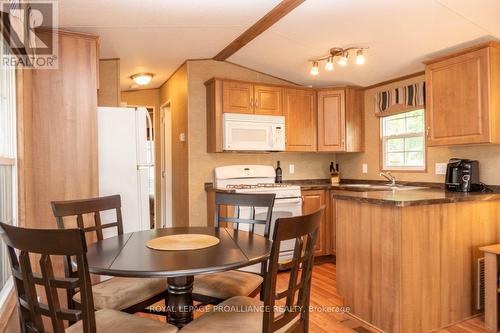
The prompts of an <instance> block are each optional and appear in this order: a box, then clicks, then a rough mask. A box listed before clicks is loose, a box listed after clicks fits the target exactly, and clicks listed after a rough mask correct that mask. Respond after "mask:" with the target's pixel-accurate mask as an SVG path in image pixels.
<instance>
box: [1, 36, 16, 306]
mask: <svg viewBox="0 0 500 333" xmlns="http://www.w3.org/2000/svg"><path fill="white" fill-rule="evenodd" d="M6 51H7V48H6V46H5V44H4V43H3V40H2V39H1V38H0V52H2V54H5V53H4V52H6ZM15 90H16V82H15V68H12V67H2V68H0V221H1V222H4V223H8V224H16V218H17V175H16V158H17V156H16V91H15ZM6 252H7V251H6V247H5V244H4V243H3V242H2V241H1V239H0V306H1V305H2V303H3V301H4V299H5V297H6V295H7V292H8V291H9V290H8V289H9V288H5V287H6V286H7V285H11V284H12V281H11V280H10V279H9V277H10V265H9V259H8V256H7V253H6Z"/></svg>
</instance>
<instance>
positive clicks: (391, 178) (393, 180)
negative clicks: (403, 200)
mask: <svg viewBox="0 0 500 333" xmlns="http://www.w3.org/2000/svg"><path fill="white" fill-rule="evenodd" d="M380 176H382V177H384V178H385V179H387V180H388V181H390V182H391V184H390V185H391V186H396V177H394V176H393V175H392V173H390V172H389V171H387V172H381V173H380Z"/></svg>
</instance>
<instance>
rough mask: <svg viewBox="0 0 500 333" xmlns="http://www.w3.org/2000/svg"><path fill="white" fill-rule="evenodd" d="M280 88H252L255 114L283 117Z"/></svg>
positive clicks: (260, 86)
mask: <svg viewBox="0 0 500 333" xmlns="http://www.w3.org/2000/svg"><path fill="white" fill-rule="evenodd" d="M281 91H282V88H281V87H276V86H264V85H255V86H254V103H255V104H254V106H255V113H256V114H261V115H271V116H281V115H283V108H282V107H281V103H282V92H281Z"/></svg>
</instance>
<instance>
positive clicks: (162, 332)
mask: <svg viewBox="0 0 500 333" xmlns="http://www.w3.org/2000/svg"><path fill="white" fill-rule="evenodd" d="M95 321H96V327H97V332H98V333H99V332H103V333H112V332H120V333H129V332H130V333H142V332H144V333H175V332H177V331H178V329H177V327H175V326H173V325H170V324H167V323H162V322H161V321H157V320H152V319H147V318H141V317H137V316H134V315H131V314H128V313H125V312H120V311H116V310H111V309H103V310H99V311H97V312H96V313H95ZM66 333H83V327H82V321H79V322H77V323H75V324H74V325H72V326H70V327H68V328H67V329H66Z"/></svg>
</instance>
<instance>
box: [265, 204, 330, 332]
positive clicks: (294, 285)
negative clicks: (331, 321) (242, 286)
mask: <svg viewBox="0 0 500 333" xmlns="http://www.w3.org/2000/svg"><path fill="white" fill-rule="evenodd" d="M324 209H325V206H322V207H321V208H320V209H319V210H317V211H316V212H314V213H312V214H309V215H303V216H297V217H288V218H280V219H277V220H276V224H275V226H274V232H273V247H272V250H271V256H270V258H269V269H268V272H267V274H266V277H265V280H264V297H263V299H264V305H265V306H266V309H269V311H266V312H264V321H263V330H262V332H264V333H270V332H275V331H277V330H279V329H280V328H282V327H283V326H285V325H287V324H289V323H290V322H292V321H293V320H295V319H296V318H297V317H298V316H300V318H299V320H298V321H297V322H295V323H294V325H302V331H303V332H305V331H307V329H304V327H306V326H307V325H308V322H309V317H308V316H309V300H310V290H311V277H312V267H313V264H314V245H315V243H316V238H317V234H318V229H319V225H320V222H321V217H322V215H323V212H324ZM290 239H295V247H294V250H293V258H292V260H291V261H290V262H289V263H287V264H284V265H283V264H280V263H279V254H280V243H281V241H284V240H290ZM282 268H290V273H289V274H290V275H289V281H288V288H287V289H285V290H282V291H277V290H276V289H277V287H276V280H277V275H278V270H280V269H282ZM297 293H298V295H297ZM283 299H285V302H284V303H283V302H282V301H281V302H280V300H283ZM276 301H278V302H280V303H279V304H277V303H276ZM275 306H283V309H284V312H282V313H280V314H279V315H278V316H275V311H274V310H275ZM295 328H297V326H295Z"/></svg>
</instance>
